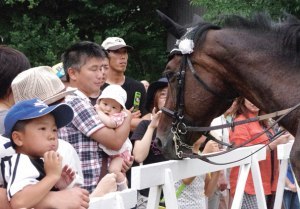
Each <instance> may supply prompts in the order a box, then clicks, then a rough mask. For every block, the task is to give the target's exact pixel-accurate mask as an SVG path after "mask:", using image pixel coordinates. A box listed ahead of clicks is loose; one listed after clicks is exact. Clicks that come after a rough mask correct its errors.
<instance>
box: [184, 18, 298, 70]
mask: <svg viewBox="0 0 300 209" xmlns="http://www.w3.org/2000/svg"><path fill="white" fill-rule="evenodd" d="M211 29H215V30H218V29H220V27H218V26H216V25H214V24H211V23H207V22H201V23H199V24H198V25H197V26H195V27H194V28H193V30H191V31H190V32H189V33H188V34H186V35H185V37H188V38H191V39H193V40H194V42H195V45H196V48H199V47H201V44H202V43H203V41H204V38H205V36H206V33H207V31H208V30H211ZM223 29H234V30H243V31H247V32H249V34H251V33H252V34H253V35H256V36H258V35H260V36H262V38H270V37H271V36H272V38H274V42H276V43H278V44H277V47H276V51H277V52H278V55H280V56H284V57H289V59H291V60H292V61H293V62H295V61H296V62H297V63H298V64H300V57H299V56H300V21H299V19H297V18H296V17H295V16H293V15H290V14H286V15H285V18H284V19H283V20H280V21H278V22H274V21H273V20H272V18H271V17H270V16H269V15H267V14H265V13H258V14H255V15H253V16H252V17H251V18H245V17H241V16H237V15H232V16H228V17H226V18H225V19H224V24H223Z"/></svg>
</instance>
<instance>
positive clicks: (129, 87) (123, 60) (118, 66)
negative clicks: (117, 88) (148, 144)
mask: <svg viewBox="0 0 300 209" xmlns="http://www.w3.org/2000/svg"><path fill="white" fill-rule="evenodd" d="M102 47H103V48H104V49H105V50H107V52H108V57H109V70H108V73H107V80H106V83H105V84H104V85H103V86H102V89H104V88H105V87H106V86H108V85H109V84H118V85H121V86H122V88H123V89H124V90H125V91H126V92H127V101H126V104H125V106H126V108H127V109H129V110H132V112H133V113H132V120H131V131H133V130H134V129H135V128H136V127H137V125H138V124H139V123H140V121H141V120H142V118H141V117H142V116H143V115H145V114H146V113H147V111H146V109H145V101H146V90H145V88H144V86H143V84H142V83H141V82H139V81H137V80H134V79H133V78H130V77H127V76H125V71H126V67H127V62H128V49H133V48H132V47H131V46H129V45H126V43H125V41H124V40H123V39H122V38H119V37H108V38H107V39H105V40H104V41H103V43H102Z"/></svg>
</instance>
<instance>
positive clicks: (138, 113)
mask: <svg viewBox="0 0 300 209" xmlns="http://www.w3.org/2000/svg"><path fill="white" fill-rule="evenodd" d="M131 109H132V108H131ZM131 109H130V110H127V109H123V111H124V112H125V113H126V114H127V117H129V118H130V119H132V118H139V117H140V116H141V111H139V110H138V111H136V112H131Z"/></svg>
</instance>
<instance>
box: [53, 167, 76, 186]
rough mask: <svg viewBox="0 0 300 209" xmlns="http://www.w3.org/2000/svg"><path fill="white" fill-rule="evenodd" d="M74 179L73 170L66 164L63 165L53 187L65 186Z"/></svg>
mask: <svg viewBox="0 0 300 209" xmlns="http://www.w3.org/2000/svg"><path fill="white" fill-rule="evenodd" d="M74 179H75V171H73V170H72V168H70V167H69V166H68V165H65V166H64V168H63V169H62V173H61V177H60V179H59V180H58V182H57V183H56V184H55V187H56V188H57V189H59V190H63V189H65V188H67V186H68V185H69V184H71V183H72V181H73V180H74Z"/></svg>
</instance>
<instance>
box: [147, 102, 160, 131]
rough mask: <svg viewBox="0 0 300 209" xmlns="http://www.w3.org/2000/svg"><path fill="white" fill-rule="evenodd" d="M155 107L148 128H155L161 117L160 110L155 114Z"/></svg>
mask: <svg viewBox="0 0 300 209" xmlns="http://www.w3.org/2000/svg"><path fill="white" fill-rule="evenodd" d="M155 110H156V109H155V107H154V108H153V110H152V119H151V123H150V124H149V126H150V127H152V128H157V126H158V123H159V119H160V117H161V110H160V111H158V112H157V113H155Z"/></svg>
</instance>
